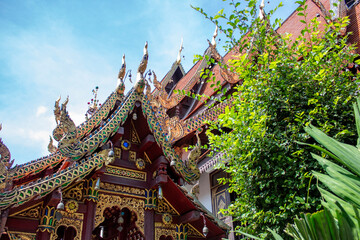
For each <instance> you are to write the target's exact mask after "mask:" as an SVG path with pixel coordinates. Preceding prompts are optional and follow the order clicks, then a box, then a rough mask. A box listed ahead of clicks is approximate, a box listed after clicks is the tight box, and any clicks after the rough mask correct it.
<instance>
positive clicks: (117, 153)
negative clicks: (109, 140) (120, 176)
mask: <svg viewBox="0 0 360 240" xmlns="http://www.w3.org/2000/svg"><path fill="white" fill-rule="evenodd" d="M114 153H115V158H116V159H121V148H118V147H114Z"/></svg>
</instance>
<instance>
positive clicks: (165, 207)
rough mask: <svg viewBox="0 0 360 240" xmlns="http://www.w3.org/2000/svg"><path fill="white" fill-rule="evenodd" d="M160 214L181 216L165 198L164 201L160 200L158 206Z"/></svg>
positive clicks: (157, 209)
mask: <svg viewBox="0 0 360 240" xmlns="http://www.w3.org/2000/svg"><path fill="white" fill-rule="evenodd" d="M156 212H158V213H171V214H173V215H180V214H179V213H178V212H177V211H176V210H175V208H174V207H173V206H171V205H170V203H169V202H168V201H167V200H166V199H165V198H164V197H163V199H158V206H157V208H156Z"/></svg>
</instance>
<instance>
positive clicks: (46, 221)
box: [37, 206, 56, 233]
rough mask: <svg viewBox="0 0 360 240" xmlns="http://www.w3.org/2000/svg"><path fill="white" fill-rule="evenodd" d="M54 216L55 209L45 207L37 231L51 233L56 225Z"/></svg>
mask: <svg viewBox="0 0 360 240" xmlns="http://www.w3.org/2000/svg"><path fill="white" fill-rule="evenodd" d="M55 214H56V208H55V207H52V206H46V207H45V208H44V209H43V211H42V217H41V220H40V224H39V226H38V229H37V231H41V232H45V231H47V232H49V233H52V232H53V231H54V227H55V225H56V218H55Z"/></svg>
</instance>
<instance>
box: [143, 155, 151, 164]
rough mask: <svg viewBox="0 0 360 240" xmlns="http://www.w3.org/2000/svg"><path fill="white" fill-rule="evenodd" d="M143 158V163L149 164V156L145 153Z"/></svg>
mask: <svg viewBox="0 0 360 240" xmlns="http://www.w3.org/2000/svg"><path fill="white" fill-rule="evenodd" d="M144 158H145V161H146V162H148V163H150V164H151V161H150V158H149V156H148V155H147V153H146V152H144Z"/></svg>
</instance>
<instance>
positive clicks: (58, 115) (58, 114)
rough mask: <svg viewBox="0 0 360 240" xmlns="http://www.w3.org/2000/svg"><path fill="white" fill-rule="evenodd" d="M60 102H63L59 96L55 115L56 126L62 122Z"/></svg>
mask: <svg viewBox="0 0 360 240" xmlns="http://www.w3.org/2000/svg"><path fill="white" fill-rule="evenodd" d="M60 100H61V96H59V98H58V100H56V101H55V107H54V115H55V122H56V124H59V121H60V107H59V102H60Z"/></svg>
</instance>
